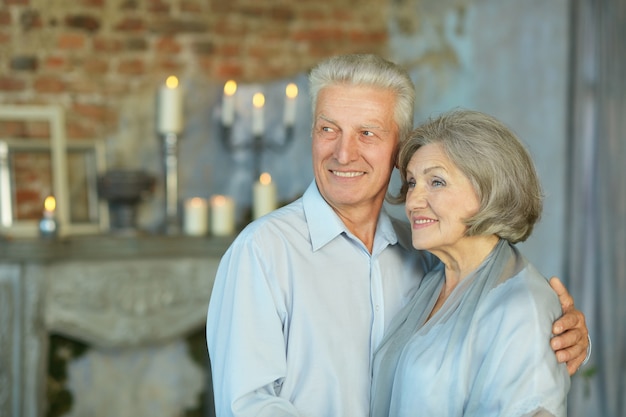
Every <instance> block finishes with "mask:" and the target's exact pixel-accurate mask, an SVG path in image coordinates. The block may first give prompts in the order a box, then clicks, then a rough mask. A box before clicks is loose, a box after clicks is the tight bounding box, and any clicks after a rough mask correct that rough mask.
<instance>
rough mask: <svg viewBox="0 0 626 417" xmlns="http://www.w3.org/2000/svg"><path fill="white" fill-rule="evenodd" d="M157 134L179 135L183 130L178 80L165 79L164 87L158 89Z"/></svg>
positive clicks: (180, 90)
mask: <svg viewBox="0 0 626 417" xmlns="http://www.w3.org/2000/svg"><path fill="white" fill-rule="evenodd" d="M157 117H158V120H157V130H158V132H159V133H176V134H178V133H180V132H182V130H183V91H182V89H181V88H180V87H179V85H178V78H176V77H175V76H173V75H170V76H169V77H167V80H166V81H165V85H163V86H161V88H160V89H159V106H158V114H157Z"/></svg>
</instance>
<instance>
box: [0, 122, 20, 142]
mask: <svg viewBox="0 0 626 417" xmlns="http://www.w3.org/2000/svg"><path fill="white" fill-rule="evenodd" d="M24 136H26V126H25V124H24V122H23V121H19V120H6V119H3V120H0V137H5V138H22V137H24Z"/></svg>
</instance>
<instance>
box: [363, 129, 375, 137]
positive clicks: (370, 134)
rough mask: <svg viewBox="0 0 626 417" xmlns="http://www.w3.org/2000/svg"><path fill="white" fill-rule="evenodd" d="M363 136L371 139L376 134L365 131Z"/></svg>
mask: <svg viewBox="0 0 626 417" xmlns="http://www.w3.org/2000/svg"><path fill="white" fill-rule="evenodd" d="M363 136H369V137H372V136H374V132H371V131H369V130H364V131H363Z"/></svg>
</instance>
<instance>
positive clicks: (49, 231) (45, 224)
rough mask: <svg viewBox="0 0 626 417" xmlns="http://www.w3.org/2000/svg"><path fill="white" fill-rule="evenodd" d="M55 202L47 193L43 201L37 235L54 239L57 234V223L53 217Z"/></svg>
mask: <svg viewBox="0 0 626 417" xmlns="http://www.w3.org/2000/svg"><path fill="white" fill-rule="evenodd" d="M56 206H57V202H56V199H55V198H54V197H53V196H51V195H49V196H48V197H46V198H45V200H44V202H43V215H42V218H41V220H40V221H39V235H40V236H41V237H43V238H45V239H54V238H56V236H57V233H58V229H59V227H58V226H59V225H58V224H57V221H56V219H55V212H56Z"/></svg>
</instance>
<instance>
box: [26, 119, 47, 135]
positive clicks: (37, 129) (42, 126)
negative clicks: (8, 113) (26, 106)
mask: <svg viewBox="0 0 626 417" xmlns="http://www.w3.org/2000/svg"><path fill="white" fill-rule="evenodd" d="M25 137H28V138H32V139H44V138H49V137H50V124H49V123H48V122H42V121H29V122H26V123H25Z"/></svg>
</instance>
